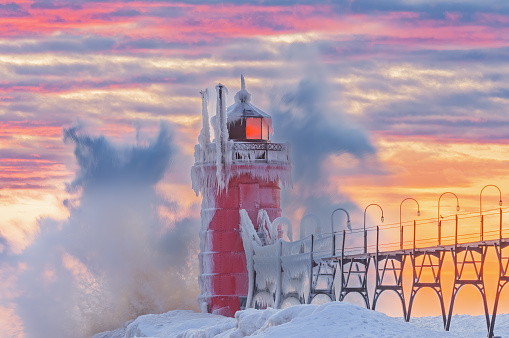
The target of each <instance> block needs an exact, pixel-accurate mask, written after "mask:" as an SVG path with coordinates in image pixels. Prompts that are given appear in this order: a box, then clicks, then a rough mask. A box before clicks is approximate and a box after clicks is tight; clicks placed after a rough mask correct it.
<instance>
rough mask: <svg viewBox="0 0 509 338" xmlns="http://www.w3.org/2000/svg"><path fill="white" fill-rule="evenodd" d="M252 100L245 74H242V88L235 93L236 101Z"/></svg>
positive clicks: (247, 101)
mask: <svg viewBox="0 0 509 338" xmlns="http://www.w3.org/2000/svg"><path fill="white" fill-rule="evenodd" d="M249 102H251V94H249V92H248V91H247V89H246V81H245V80H244V75H240V90H239V91H238V92H237V94H235V103H249Z"/></svg>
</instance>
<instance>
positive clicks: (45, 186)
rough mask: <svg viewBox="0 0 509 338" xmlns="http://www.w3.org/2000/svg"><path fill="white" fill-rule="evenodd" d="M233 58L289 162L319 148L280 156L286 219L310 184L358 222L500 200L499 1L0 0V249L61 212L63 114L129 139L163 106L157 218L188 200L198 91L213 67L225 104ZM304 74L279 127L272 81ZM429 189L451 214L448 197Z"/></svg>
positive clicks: (234, 85)
mask: <svg viewBox="0 0 509 338" xmlns="http://www.w3.org/2000/svg"><path fill="white" fill-rule="evenodd" d="M241 73H242V74H244V75H245V76H246V83H247V88H248V90H249V91H250V92H251V93H252V95H253V103H254V104H255V105H257V106H258V107H260V108H261V109H263V110H264V111H266V112H267V113H269V114H273V113H274V114H275V116H274V130H275V135H274V138H275V139H276V140H280V141H287V140H288V141H292V138H293V139H298V138H299V135H302V138H303V137H306V142H301V143H298V141H297V144H293V151H294V154H295V155H294V158H295V165H297V164H299V163H304V162H305V161H306V158H303V159H299V154H307V153H309V152H310V151H311V152H312V151H313V150H312V149H313V148H314V149H315V151H316V152H317V153H318V155H316V154H315V155H314V156H315V157H313V159H316V160H317V161H318V162H317V163H315V164H314V167H312V168H311V169H316V170H314V172H313V170H311V169H309V170H306V169H303V168H300V169H298V168H296V171H295V172H294V178H295V182H296V184H295V187H294V190H293V191H292V192H289V193H288V195H292V194H294V197H292V198H293V201H294V202H295V203H291V204H290V203H288V202H287V204H286V205H285V201H284V199H283V208H284V210H283V214H285V215H286V216H287V217H289V218H291V219H292V220H294V222H295V224H298V222H299V220H300V217H302V216H303V215H304V214H305V213H306V212H307V211H309V210H306V207H307V205H306V202H309V201H310V199H313V200H317V199H318V198H323V199H325V200H327V201H329V202H328V203H329V204H327V208H328V207H329V206H331V207H332V206H341V205H346V206H348V207H350V208H351V210H352V221H353V226H354V227H360V226H361V223H360V222H361V221H362V211H363V209H364V207H365V206H366V205H368V204H369V203H379V204H380V205H382V206H383V208H384V211H385V218H386V222H389V223H392V222H397V221H399V203H400V201H401V200H402V199H403V198H405V197H409V196H412V197H415V198H416V199H418V200H419V202H420V204H421V211H422V217H425V218H431V217H436V203H437V199H438V196H439V195H440V194H441V193H442V192H444V191H453V192H455V193H456V194H458V196H459V198H460V204H461V206H462V210H463V211H472V212H474V211H476V210H478V205H479V202H478V201H479V191H480V189H481V188H482V187H483V186H484V185H486V184H497V185H498V186H499V187H500V188H501V189H502V193H503V196H502V198H503V199H504V194H505V193H506V192H508V191H509V179H508V178H507V176H506V170H507V168H508V167H509V163H508V162H509V142H508V140H509V114H508V107H509V106H508V103H509V3H507V2H506V1H494V0H492V1H490V0H488V1H482V2H480V1H464V2H461V3H460V2H458V1H453V0H451V1H434V0H428V1H420V0H387V1H377V0H349V1H331V2H324V3H316V2H314V1H295V3H293V1H282V0H281V1H272V2H270V4H269V3H265V2H263V1H226V2H215V1H212V2H211V1H200V0H196V1H191V2H189V3H180V2H175V1H169V0H168V1H129V2H126V1H107V0H105V1H99V0H97V1H93V0H84V1H73V0H35V1H32V0H14V1H10V2H5V1H4V2H2V3H0V75H1V77H0V235H1V236H2V237H4V238H5V239H6V241H7V242H8V243H9V248H10V249H9V250H10V251H11V253H19V252H21V251H22V250H23V249H24V248H25V247H26V246H27V245H29V243H30V241H31V238H32V236H33V235H34V234H35V233H37V231H38V228H37V223H36V220H37V219H38V218H40V217H46V216H49V217H53V218H57V219H64V218H66V217H67V215H68V211H67V209H66V208H65V207H64V206H63V201H64V199H65V198H67V197H68V194H67V193H66V191H65V184H66V183H68V182H70V181H71V180H72V178H73V175H74V171H75V169H76V164H75V160H74V156H73V153H72V151H73V147H72V145H69V144H64V142H63V136H62V129H63V127H69V126H72V125H80V126H82V127H83V128H84V129H86V130H87V131H89V132H90V133H91V134H94V135H99V134H101V135H105V136H107V137H109V138H111V139H113V140H115V142H118V143H132V144H135V143H136V142H138V143H140V142H141V143H143V142H145V141H146V139H147V137H149V136H151V135H153V134H154V131H155V130H157V128H158V125H159V123H160V121H161V120H163V121H167V122H169V124H170V125H171V128H172V130H173V132H174V135H175V137H174V141H175V142H176V145H177V146H178V150H179V155H178V161H177V162H176V163H178V165H175V166H174V167H173V168H174V169H173V171H172V172H170V173H168V174H167V175H166V178H165V181H164V184H161V185H160V187H159V188H160V189H161V191H165V190H169V191H175V190H178V191H179V192H180V193H179V198H178V199H177V200H176V201H175V203H176V205H177V206H178V207H177V208H176V210H177V211H175V212H174V213H173V214H171V215H168V217H170V218H179V217H180V218H181V217H184V216H189V215H199V203H200V200H199V198H196V197H195V196H194V194H193V192H192V190H191V186H190V176H189V170H190V167H191V165H192V161H193V158H192V152H193V146H194V144H195V143H196V142H197V136H198V134H199V130H200V127H201V114H200V109H201V104H200V95H199V91H200V90H201V89H204V88H207V87H209V88H211V90H213V86H214V85H215V84H217V83H218V82H221V83H223V84H225V85H226V86H227V87H228V88H230V96H229V98H228V99H229V103H232V102H233V95H232V94H234V93H235V92H236V91H237V90H238V88H239V86H240V83H239V77H240V74H241ZM299 85H300V87H299ZM304 85H309V88H312V89H313V90H314V91H316V93H314V94H313V95H314V96H313V99H314V100H315V101H314V102H313V104H312V105H311V104H310V105H309V106H307V105H306V104H307V103H303V104H301V105H300V106H299V109H300V110H298V112H297V113H296V112H295V109H294V112H293V113H292V114H293V115H291V119H292V122H295V124H294V126H295V128H301V129H299V130H302V133H301V134H298V133H293V134H292V133H291V132H290V131H284V132H281V129H278V128H281V127H282V126H285V128H290V129H291V128H292V123H288V124H285V122H284V120H285V119H287V120H288V119H290V117H289V116H288V115H284V114H283V113H281V114H279V115H278V113H276V111H280V112H284V107H283V108H281V102H282V98H283V99H284V98H285V97H287V96H285V95H286V94H288V93H301V91H299V88H301V89H302V88H304V87H303V86H304ZM212 92H213V91H212ZM305 93H309V90H306V91H305ZM283 101H284V100H283ZM292 102H293V103H292V104H290V105H289V106H288V107H290V108H291V107H296V105H297V103H298V100H294V101H292ZM212 107H214V105H213V104H211V110H212V114H214V110H213V109H212ZM317 119H318V120H321V121H322V122H319V123H315V122H313V121H315V120H317ZM278 123H279V125H278ZM322 124H323V125H325V126H326V127H327V128H328V129H327V133H325V134H323V135H322V134H321V133H320V128H321V127H320V126H321V125H322ZM306 125H312V126H313V128H315V129H313V130H312V132H307V131H306ZM278 130H279V131H280V132H279V133H278ZM296 130H297V129H296ZM350 132H351V133H352V137H350V134H348V133H350ZM335 134H338V135H335ZM324 135H325V136H324ZM334 135H335V136H334ZM341 135H344V137H343V136H341ZM359 135H361V136H359ZM336 136H337V137H338V139H334V140H332V141H330V144H332V145H334V148H331V149H329V148H330V147H328V144H329V138H328V137H336ZM341 137H343V138H341ZM356 137H359V140H360V141H357V138H356ZM285 138H286V139H285ZM362 142H364V143H362ZM336 145H340V146H338V147H336ZM315 174H319V177H318V178H316V179H315V178H312V177H311V176H313V175H315ZM313 187H315V188H317V189H315V190H313ZM318 188H319V189H318ZM295 196H298V198H297V197H295ZM288 198H290V197H288ZM507 200H508V203H509V199H507ZM299 202H300V204H299ZM443 203H444V204H443V205H444V206H443V210H444V211H443V212H444V213H447V214H452V213H454V209H455V208H454V207H455V202H451V201H450V200H448V199H447V200H444V201H443ZM483 203H485V204H486V205H487V206H488V205H492V207H494V208H495V207H497V206H498V195H496V194H495V191H491V190H487V191H486V196H485V197H484V199H483ZM407 207H408V210H405V211H404V212H403V217H404V218H406V219H407V220H408V219H411V218H413V217H414V216H413V215H414V212H415V211H414V210H413V209H412V208H413V206H407ZM311 209H312V208H311ZM311 211H313V210H311ZM330 211H332V209H331V208H329V209H327V210H325V214H324V215H322V216H321V217H323V218H324V219H325V220H327V219H328V217H329V214H328V213H329V212H330ZM372 217H373V219H372V221H371V222H376V218H377V217H378V216H377V214H376V213H375V212H373V215H372ZM373 224H374V223H373ZM1 243H2V242H0V253H1V252H2V251H3V249H4V246H3V245H2V244H1Z"/></svg>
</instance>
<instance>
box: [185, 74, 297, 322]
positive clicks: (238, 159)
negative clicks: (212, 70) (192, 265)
mask: <svg viewBox="0 0 509 338" xmlns="http://www.w3.org/2000/svg"><path fill="white" fill-rule="evenodd" d="M216 91H217V109H216V116H215V117H213V118H212V125H213V126H214V128H215V140H214V141H213V142H210V132H209V121H208V120H209V118H208V112H207V92H202V99H203V107H202V108H203V129H202V132H201V134H200V137H199V144H197V145H196V147H195V164H194V166H193V168H192V170H191V176H192V179H193V189H194V191H195V192H196V194H197V195H198V194H199V193H201V194H202V198H203V200H202V210H201V221H202V227H201V231H200V254H199V260H200V276H199V284H200V289H201V293H200V295H199V296H198V303H199V305H200V308H201V310H202V311H204V312H210V313H217V314H222V315H226V316H233V315H234V314H235V312H236V311H238V310H240V309H241V308H242V307H243V306H244V304H245V300H246V297H247V292H248V282H249V281H248V273H247V268H246V255H245V252H244V247H243V244H242V238H241V235H240V227H239V223H240V216H239V211H240V210H242V209H245V210H246V211H247V213H248V215H249V217H250V219H251V221H252V222H253V224H254V225H255V229H256V230H257V231H258V229H257V228H258V222H257V216H258V211H259V210H261V209H263V210H265V211H266V212H267V214H268V216H269V218H270V220H271V221H273V220H274V219H275V218H277V217H279V216H281V208H280V203H279V201H280V186H291V165H290V159H289V153H290V149H289V145H288V144H286V143H272V142H271V141H270V136H271V134H272V119H271V117H270V115H268V114H266V113H264V112H263V111H261V110H260V109H258V108H256V107H255V106H254V105H253V104H251V94H249V93H248V92H247V90H246V86H245V83H244V78H243V77H241V90H240V91H239V92H237V94H236V95H235V103H234V104H233V105H231V106H230V107H228V110H226V103H225V101H226V94H227V89H226V87H224V86H223V85H221V84H219V85H217V86H216Z"/></svg>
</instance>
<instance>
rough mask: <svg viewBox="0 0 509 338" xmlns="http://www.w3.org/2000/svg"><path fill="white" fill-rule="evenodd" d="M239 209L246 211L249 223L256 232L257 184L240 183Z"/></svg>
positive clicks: (258, 197)
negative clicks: (251, 223)
mask: <svg viewBox="0 0 509 338" xmlns="http://www.w3.org/2000/svg"><path fill="white" fill-rule="evenodd" d="M239 190H240V201H239V202H240V205H239V208H240V209H246V211H247V213H248V215H249V218H251V222H253V224H254V226H255V228H256V230H257V231H258V222H257V218H258V210H259V209H260V186H259V185H258V183H248V184H245V183H240V184H239Z"/></svg>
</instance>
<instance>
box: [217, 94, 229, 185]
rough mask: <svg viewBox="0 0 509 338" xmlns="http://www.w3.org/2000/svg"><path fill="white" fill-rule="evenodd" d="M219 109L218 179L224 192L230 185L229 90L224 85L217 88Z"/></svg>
mask: <svg viewBox="0 0 509 338" xmlns="http://www.w3.org/2000/svg"><path fill="white" fill-rule="evenodd" d="M216 91H217V107H216V168H217V170H216V177H217V183H218V189H219V190H223V189H224V188H226V186H227V185H228V182H227V180H226V170H225V169H226V168H225V164H226V162H227V144H228V128H227V126H226V121H227V116H226V94H227V93H228V89H227V88H226V87H225V86H223V85H222V84H218V85H217V86H216Z"/></svg>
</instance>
